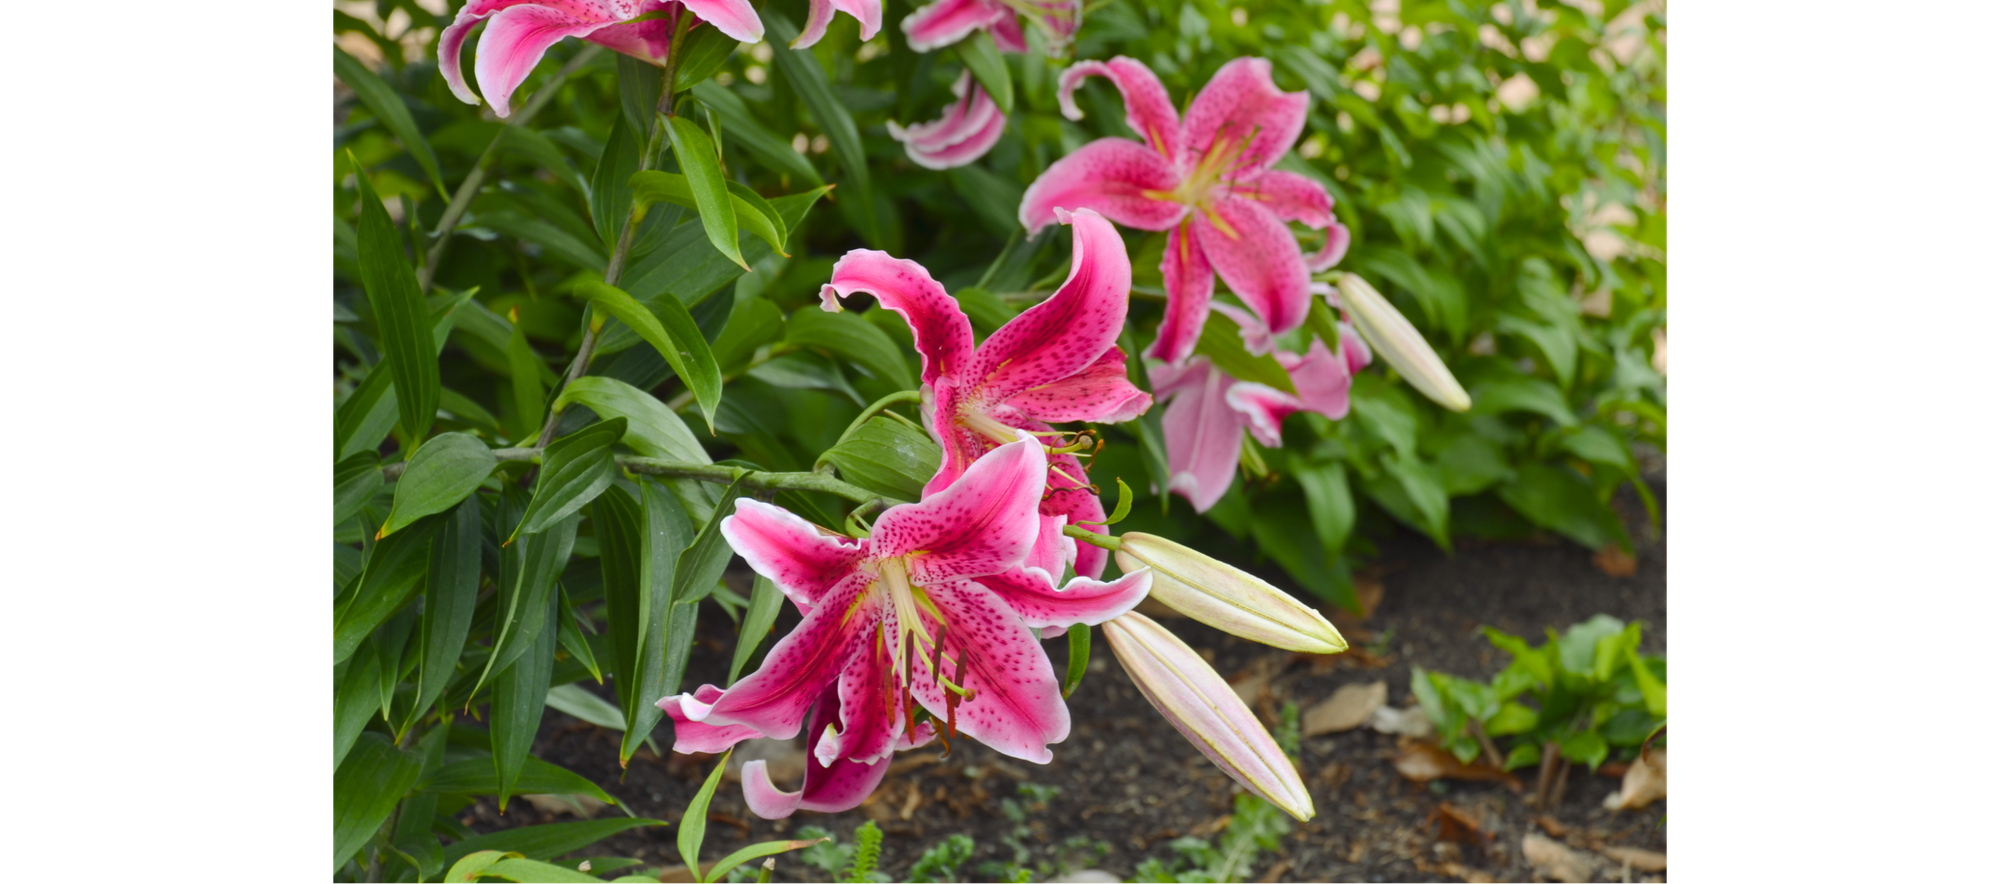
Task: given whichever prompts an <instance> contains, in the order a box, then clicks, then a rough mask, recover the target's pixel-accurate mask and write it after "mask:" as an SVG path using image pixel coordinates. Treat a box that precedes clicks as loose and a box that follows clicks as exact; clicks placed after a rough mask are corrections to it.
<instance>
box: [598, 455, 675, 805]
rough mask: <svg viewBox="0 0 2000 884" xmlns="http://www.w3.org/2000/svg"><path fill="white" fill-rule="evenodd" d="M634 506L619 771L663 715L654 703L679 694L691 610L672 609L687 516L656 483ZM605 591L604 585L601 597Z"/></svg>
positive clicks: (644, 486) (646, 485) (644, 485)
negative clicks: (632, 592)
mask: <svg viewBox="0 0 2000 884" xmlns="http://www.w3.org/2000/svg"><path fill="white" fill-rule="evenodd" d="M639 504H640V508H641V509H642V510H643V513H642V514H643V516H644V519H643V521H642V522H641V523H640V528H641V533H640V535H639V548H638V550H637V552H638V554H639V559H638V566H639V570H638V583H637V585H636V587H635V588H636V590H637V594H638V598H637V601H638V605H637V606H636V609H635V610H634V611H633V615H632V619H631V622H632V623H635V624H637V627H638V629H639V633H638V634H637V635H636V636H634V637H633V643H632V646H633V648H634V651H635V654H636V656H635V657H634V659H633V665H634V667H635V668H634V669H625V670H620V672H621V674H622V673H626V672H632V673H634V674H632V675H630V676H629V677H625V680H626V682H627V683H628V684H630V685H631V686H632V692H633V693H632V695H631V700H630V702H628V703H626V704H625V739H624V741H623V742H622V743H621V745H620V746H619V750H618V751H619V755H618V759H619V761H618V763H619V765H620V766H621V767H622V766H623V765H624V764H625V763H626V762H627V761H628V760H630V759H631V757H632V753H634V752H636V751H638V749H639V744H640V743H641V742H643V741H644V740H646V739H647V738H648V737H649V736H650V735H651V734H652V732H653V728H654V727H655V726H656V725H658V724H659V722H660V717H661V715H662V714H663V713H662V712H661V710H660V707H658V706H656V705H654V703H655V702H657V701H658V700H659V699H660V698H661V697H665V696H667V695H669V694H673V693H677V692H679V690H680V681H681V673H682V672H683V671H685V670H686V668H687V658H688V652H689V650H690V648H691V644H690V643H691V642H692V641H693V639H694V610H695V609H694V605H693V604H692V603H690V604H688V605H674V604H672V601H673V593H674V576H675V574H676V568H677V562H678V560H679V558H680V556H681V554H682V553H683V551H685V550H686V549H687V548H688V546H689V544H690V543H691V542H692V541H693V539H694V534H695V531H694V526H693V525H691V524H689V522H688V516H687V511H686V510H685V509H684V508H683V507H682V506H681V504H680V503H679V502H678V501H677V500H675V499H674V496H673V495H672V494H671V493H669V492H668V491H667V490H666V489H665V488H664V487H662V486H661V485H660V484H659V483H658V482H641V483H639ZM609 590H610V587H609V583H608V582H607V584H606V592H607V597H608V593H609Z"/></svg>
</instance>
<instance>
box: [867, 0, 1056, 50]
mask: <svg viewBox="0 0 2000 884" xmlns="http://www.w3.org/2000/svg"><path fill="white" fill-rule="evenodd" d="M1017 15H1018V16H1021V17H1025V18H1026V19H1027V20H1028V21H1029V22H1030V23H1031V24H1033V25H1035V26H1036V27H1039V28H1041V29H1042V33H1043V34H1044V35H1045V36H1047V37H1048V51H1049V54H1050V55H1051V56H1054V55H1059V54H1060V52H1061V50H1063V49H1064V48H1065V47H1067V46H1069V42H1070V40H1072V39H1074V38H1075V37H1076V29H1077V28H1078V27H1080V26H1082V24H1083V0H936V2H933V3H931V4H930V5H928V6H925V7H923V8H922V9H919V10H917V11H915V12H912V13H910V14H909V16H908V17H907V18H904V19H903V33H904V34H907V35H909V38H910V48H911V49H915V50H916V51H918V52H929V51H931V50H933V49H942V48H944V47H946V46H950V45H951V44H953V43H956V42H958V41H960V40H963V39H965V37H966V35H968V34H971V33H972V32H973V31H976V30H979V29H981V28H984V29H985V30H986V31H987V33H990V34H992V35H993V43H994V45H996V46H998V47H1000V50H1001V51H1002V52H1027V51H1028V40H1027V35H1026V34H1024V33H1022V31H1021V23H1020V21H1019V20H1017V19H1016V16H1017Z"/></svg>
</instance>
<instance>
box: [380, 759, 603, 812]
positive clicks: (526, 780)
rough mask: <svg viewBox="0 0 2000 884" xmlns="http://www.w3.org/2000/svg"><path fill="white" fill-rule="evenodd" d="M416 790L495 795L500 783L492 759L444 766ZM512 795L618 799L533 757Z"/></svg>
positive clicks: (518, 777)
mask: <svg viewBox="0 0 2000 884" xmlns="http://www.w3.org/2000/svg"><path fill="white" fill-rule="evenodd" d="M416 788H417V789H418V790H420V791H425V792H454V793H458V794H463V795H497V794H499V792H500V781H499V780H497V779H495V778H494V773H493V759H491V758H467V759H465V760H463V761H456V762H453V763H451V764H447V765H444V766H443V767H441V768H439V769H438V770H437V771H435V772H434V773H432V774H430V775H428V776H426V777H425V778H424V779H423V781H422V782H419V783H417V785H416ZM514 792H515V793H516V794H522V795H589V796H590V797H592V798H595V799H597V800H599V801H602V802H604V803H606V804H617V803H618V799H616V798H613V797H611V795H610V794H609V793H607V792H605V791H604V790H603V789H601V788H598V786H597V784H596V783H593V782H591V781H589V780H587V779H584V778H583V776H582V775H580V774H577V773H575V772H572V771H570V770H567V769H565V768H561V767H557V766H556V765H553V764H550V763H548V762H546V761H543V760H541V759H539V758H536V757H534V756H529V757H528V758H526V759H524V760H523V761H522V763H521V772H520V774H518V775H517V776H516V777H515V778H514Z"/></svg>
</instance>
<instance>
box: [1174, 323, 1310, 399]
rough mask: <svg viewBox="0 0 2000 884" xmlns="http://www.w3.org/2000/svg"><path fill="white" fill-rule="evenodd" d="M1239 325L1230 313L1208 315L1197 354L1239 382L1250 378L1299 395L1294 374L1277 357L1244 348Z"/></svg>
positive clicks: (1196, 342) (1198, 341)
mask: <svg viewBox="0 0 2000 884" xmlns="http://www.w3.org/2000/svg"><path fill="white" fill-rule="evenodd" d="M1238 328H1239V327H1238V326H1237V325H1236V322H1235V321H1234V320H1232V319H1230V318H1229V317H1227V316H1224V315H1222V314H1220V313H1211V314H1209V316H1208V322H1206V323H1204V324H1203V325H1202V327H1201V338H1200V339H1198V340H1196V341H1195V345H1194V352H1195V354H1196V355H1200V356H1206V357H1208V358H1209V360H1210V361H1212V362H1214V363H1215V367H1216V368H1219V369H1222V370H1223V371H1224V372H1225V373H1227V374H1228V375H1229V376H1230V377H1233V378H1235V379H1237V380H1239V381H1251V382H1254V383H1259V384H1263V385H1264V386H1266V387H1270V388H1271V389H1274V390H1278V391H1281V392H1285V393H1290V394H1292V395H1294V396H1296V395H1298V392H1299V390H1298V388H1297V387H1294V386H1292V376H1291V373H1290V372H1287V371H1285V367H1284V366H1282V365H1279V364H1278V358H1277V357H1276V356H1272V355H1271V354H1269V353H1266V354H1264V355H1262V356H1252V355H1250V351H1249V350H1246V349H1244V348H1243V336H1242V335H1241V334H1239V333H1238Z"/></svg>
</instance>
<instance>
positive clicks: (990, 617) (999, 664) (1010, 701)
mask: <svg viewBox="0 0 2000 884" xmlns="http://www.w3.org/2000/svg"><path fill="white" fill-rule="evenodd" d="M924 592H925V593H926V594H927V595H928V596H929V597H930V600H931V602H932V603H933V604H935V605H936V606H937V609H938V611H939V612H940V613H942V614H943V615H944V619H945V623H946V624H947V625H946V630H945V631H946V639H945V648H946V650H945V659H944V670H945V671H946V672H952V671H954V670H955V669H956V665H957V664H956V662H955V661H956V660H957V659H958V658H959V655H961V654H964V655H966V657H967V665H966V674H965V684H964V685H963V686H964V687H966V688H970V689H971V690H972V691H973V692H974V693H973V695H972V696H971V697H970V698H969V699H966V700H965V701H964V702H962V703H959V704H958V730H959V732H960V733H963V734H965V735H966V736H969V737H972V738H973V739H975V740H978V741H979V742H981V743H985V744H986V745H988V746H991V747H992V748H993V749H994V750H995V751H997V752H999V753H1000V754H1002V755H1007V756H1011V757H1014V758H1019V759H1022V760H1024V761H1032V762H1034V763H1036V764H1047V763H1049V761H1050V760H1051V759H1053V758H1054V757H1055V755H1054V753H1052V752H1050V751H1049V744H1050V743H1060V742H1062V741H1063V739H1064V738H1066V737H1068V736H1069V725H1070V721H1069V707H1067V706H1065V705H1063V700H1062V685H1061V683H1060V682H1058V681H1057V680H1056V675H1055V669H1054V667H1052V666H1050V665H1049V657H1048V654H1046V653H1044V652H1043V651H1042V643H1041V642H1040V641H1039V640H1037V639H1036V637H1035V633H1033V632H1030V631H1029V629H1028V626H1027V624H1025V623H1023V622H1022V621H1021V618H1020V616H1019V615H1017V614H1015V613H1014V612H1013V610H1012V609H1010V608H1008V607H1007V603H1006V602H1005V601H1004V600H1003V599H1001V598H1000V597H999V596H998V595H996V594H994V592H993V591H992V590H990V589H987V588H986V587H984V586H981V585H979V584H978V583H976V582H974V581H971V580H950V581H941V582H937V583H931V584H927V585H926V586H925V587H924ZM926 619H928V618H926ZM910 690H911V692H913V693H915V694H916V697H917V701H918V702H920V703H922V704H923V705H924V708H925V709H928V710H930V712H931V714H932V715H933V716H935V717H937V718H945V717H947V710H946V709H945V705H944V694H945V691H946V688H944V687H943V686H941V685H939V684H936V683H933V682H932V681H931V680H930V679H928V678H919V679H916V681H915V683H913V684H912V685H911V686H910Z"/></svg>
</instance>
